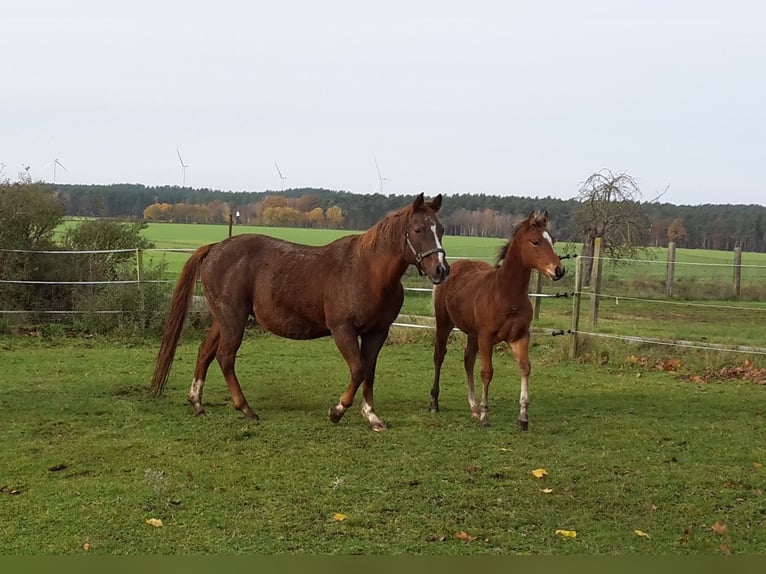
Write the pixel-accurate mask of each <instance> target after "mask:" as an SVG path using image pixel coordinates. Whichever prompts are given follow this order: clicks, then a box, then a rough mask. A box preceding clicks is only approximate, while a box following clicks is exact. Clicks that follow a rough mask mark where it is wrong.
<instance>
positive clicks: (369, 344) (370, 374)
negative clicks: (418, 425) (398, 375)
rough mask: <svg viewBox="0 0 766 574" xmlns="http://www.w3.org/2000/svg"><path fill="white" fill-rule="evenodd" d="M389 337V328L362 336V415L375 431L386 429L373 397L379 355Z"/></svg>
mask: <svg viewBox="0 0 766 574" xmlns="http://www.w3.org/2000/svg"><path fill="white" fill-rule="evenodd" d="M386 337H388V329H384V330H383V331H381V332H375V333H367V334H365V335H363V336H362V347H361V351H362V364H363V365H364V369H365V375H364V385H363V387H362V393H363V397H364V399H363V401H362V416H364V418H366V419H367V421H368V422H369V423H370V428H371V429H372V430H374V431H385V430H386V424H385V423H384V422H383V421H382V420H380V418H378V415H377V414H375V400H374V398H373V385H374V384H375V368H376V366H377V364H378V355H379V354H380V349H381V348H382V347H383V343H385V342H386Z"/></svg>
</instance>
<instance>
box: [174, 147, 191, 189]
mask: <svg viewBox="0 0 766 574" xmlns="http://www.w3.org/2000/svg"><path fill="white" fill-rule="evenodd" d="M176 153H177V154H178V161H180V162H181V187H186V168H187V167H189V165H188V164H186V163H184V160H183V159H181V152H180V151H179V149H178V148H176Z"/></svg>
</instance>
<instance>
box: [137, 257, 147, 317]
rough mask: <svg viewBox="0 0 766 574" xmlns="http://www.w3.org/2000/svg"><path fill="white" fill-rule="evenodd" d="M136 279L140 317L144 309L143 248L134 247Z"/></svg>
mask: <svg viewBox="0 0 766 574" xmlns="http://www.w3.org/2000/svg"><path fill="white" fill-rule="evenodd" d="M136 280H137V281H138V312H139V314H140V315H141V317H142V321H143V317H144V313H145V311H146V301H145V298H144V250H143V249H136Z"/></svg>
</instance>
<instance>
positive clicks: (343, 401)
mask: <svg viewBox="0 0 766 574" xmlns="http://www.w3.org/2000/svg"><path fill="white" fill-rule="evenodd" d="M332 336H333V339H335V345H336V346H337V347H338V350H339V351H340V354H341V355H343V358H344V359H345V360H346V363H347V364H348V369H349V371H351V382H349V384H348V387H347V388H346V390H345V392H344V393H343V394H342V395H341V396H340V400H339V401H338V404H336V405H335V406H334V407H332V408H331V409H330V420H331V421H332V422H334V423H337V422H338V421H340V419H341V418H342V417H343V415H344V414H345V412H346V410H347V409H348V407H350V406H351V405H352V404H354V397H355V396H356V391H357V390H358V389H359V385H361V384H362V381H363V380H364V375H365V373H364V366H363V365H362V356H361V353H360V350H359V338H358V336H357V334H356V331H355V330H354V329H353V328H351V327H346V326H343V327H341V328H339V329H335V330H333V331H332Z"/></svg>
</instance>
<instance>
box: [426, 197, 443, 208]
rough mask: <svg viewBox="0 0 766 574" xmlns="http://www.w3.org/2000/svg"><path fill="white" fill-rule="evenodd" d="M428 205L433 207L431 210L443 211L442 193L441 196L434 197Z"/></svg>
mask: <svg viewBox="0 0 766 574" xmlns="http://www.w3.org/2000/svg"><path fill="white" fill-rule="evenodd" d="M428 205H430V206H431V209H433V210H434V211H439V209H441V206H442V194H441V193H440V194H439V195H437V196H436V197H434V198H433V199H432V200H431V201H430V202H429V204H428Z"/></svg>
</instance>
